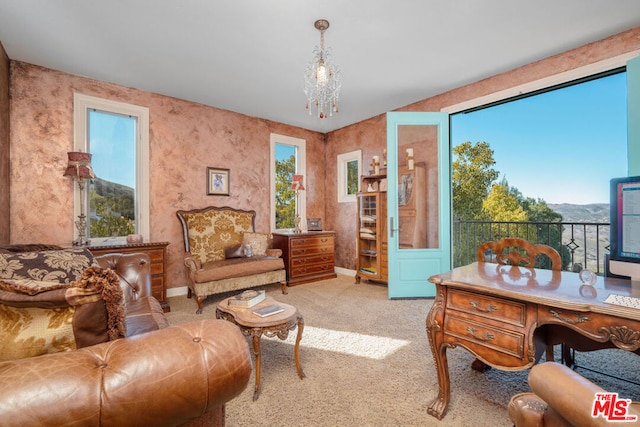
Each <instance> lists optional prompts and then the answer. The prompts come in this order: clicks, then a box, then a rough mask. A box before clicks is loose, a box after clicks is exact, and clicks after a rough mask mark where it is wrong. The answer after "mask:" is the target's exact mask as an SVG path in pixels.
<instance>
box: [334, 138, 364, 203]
mask: <svg viewBox="0 0 640 427" xmlns="http://www.w3.org/2000/svg"><path fill="white" fill-rule="evenodd" d="M353 161H357V162H358V189H357V191H356V193H358V192H359V191H360V177H361V176H362V150H354V151H350V152H348V153H342V154H338V164H337V171H338V180H337V182H338V189H337V192H338V203H355V202H356V194H349V193H348V182H347V165H348V164H349V163H351V162H353Z"/></svg>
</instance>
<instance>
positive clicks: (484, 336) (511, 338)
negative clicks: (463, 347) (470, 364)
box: [444, 315, 525, 360]
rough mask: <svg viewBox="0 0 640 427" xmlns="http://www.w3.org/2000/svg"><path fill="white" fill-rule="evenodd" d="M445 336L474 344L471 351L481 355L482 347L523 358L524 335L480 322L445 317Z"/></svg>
mask: <svg viewBox="0 0 640 427" xmlns="http://www.w3.org/2000/svg"><path fill="white" fill-rule="evenodd" d="M444 330H445V334H446V335H449V336H451V337H455V338H456V339H455V342H458V343H459V342H467V343H471V344H474V346H473V347H474V348H473V350H474V351H476V352H477V353H478V354H481V353H482V347H484V348H488V349H491V350H492V351H493V352H496V351H497V352H500V353H502V354H507V355H509V356H513V357H515V358H517V359H518V360H522V359H523V358H524V348H525V335H524V333H518V332H514V331H507V330H504V329H500V328H495V327H492V326H489V325H486V324H483V323H482V322H474V321H473V320H470V319H464V318H461V317H457V316H452V315H449V316H445V320H444Z"/></svg>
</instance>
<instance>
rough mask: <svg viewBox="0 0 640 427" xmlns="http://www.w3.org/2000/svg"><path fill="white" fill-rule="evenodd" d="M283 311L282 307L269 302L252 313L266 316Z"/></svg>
mask: <svg viewBox="0 0 640 427" xmlns="http://www.w3.org/2000/svg"><path fill="white" fill-rule="evenodd" d="M283 311H284V307H281V306H279V305H277V304H271V305H267V306H264V307H260V308H257V309H255V310H253V314H255V315H257V316H260V317H268V316H272V315H274V314H277V313H282V312H283Z"/></svg>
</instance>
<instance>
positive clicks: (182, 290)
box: [167, 267, 356, 298]
mask: <svg viewBox="0 0 640 427" xmlns="http://www.w3.org/2000/svg"><path fill="white" fill-rule="evenodd" d="M335 270H336V274H342V275H345V276H352V277H354V276H355V275H356V271H355V270H349V269H348V268H342V267H335ZM187 290H188V287H186V286H180V287H177V288H169V289H167V298H171V297H179V296H181V295H186V294H187Z"/></svg>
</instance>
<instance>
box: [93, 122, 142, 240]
mask: <svg viewBox="0 0 640 427" xmlns="http://www.w3.org/2000/svg"><path fill="white" fill-rule="evenodd" d="M136 126H137V120H136V118H133V117H129V116H123V115H119V114H113V113H108V112H104V111H96V110H90V111H89V112H88V126H87V133H88V135H87V140H88V141H89V152H90V153H91V154H92V159H91V161H92V167H93V170H94V172H95V174H96V178H95V179H93V180H92V181H90V183H89V185H88V189H89V191H88V194H89V228H90V231H89V236H90V237H91V238H108V237H121V236H127V235H129V234H134V233H136V229H137V224H136V197H135V195H136ZM82 203H85V201H82Z"/></svg>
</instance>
